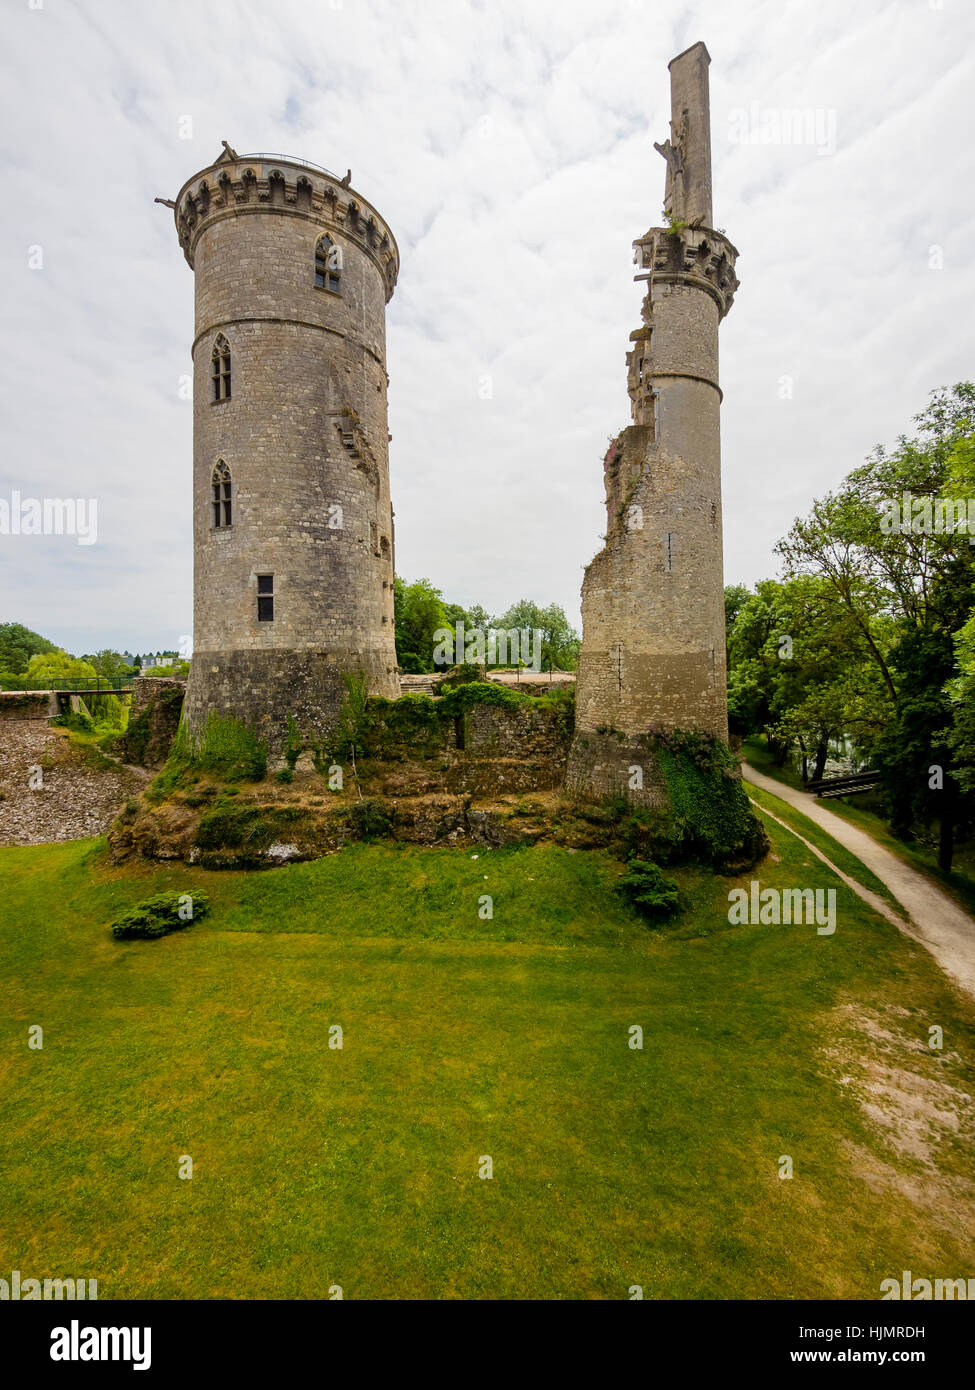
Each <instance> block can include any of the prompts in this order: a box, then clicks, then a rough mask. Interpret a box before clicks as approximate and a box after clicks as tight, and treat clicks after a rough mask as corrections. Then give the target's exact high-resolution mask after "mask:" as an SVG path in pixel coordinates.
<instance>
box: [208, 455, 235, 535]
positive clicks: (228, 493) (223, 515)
mask: <svg viewBox="0 0 975 1390" xmlns="http://www.w3.org/2000/svg"><path fill="white" fill-rule="evenodd" d="M210 484H211V487H212V490H213V502H212V506H213V524H214V526H219V527H224V526H230V525H231V523H232V521H233V505H234V504H233V496H232V494H233V483H232V480H231V477H230V469H229V468H228V467H227V465H226V464H225V463H224V461H223V459H218V460H217V464H216V467H215V468H214V470H213V473H212V475H211V477H210Z"/></svg>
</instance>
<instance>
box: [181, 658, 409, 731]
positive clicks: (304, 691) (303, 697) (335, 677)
mask: <svg viewBox="0 0 975 1390" xmlns="http://www.w3.org/2000/svg"><path fill="white" fill-rule="evenodd" d="M345 673H349V674H356V673H362V674H364V675H365V676H367V678H368V681H369V688H368V693H369V694H370V695H382V696H385V697H386V698H387V699H391V700H395V699H397V698H398V697H399V693H400V688H399V676H398V674H397V671H396V667H395V664H391V661H390V656H389V654H388V653H387V652H385V651H364V652H363V651H359V652H346V653H337V652H316V651H287V650H269V651H227V652H219V651H212V652H207V651H204V652H194V654H193V663H192V666H191V668H190V676H189V682H188V684H187V689H186V703H185V708H184V719H185V722H186V725H187V727H188V728H189V731H190V733H191V734H198V733H199V732H200V731H201V730H202V729H203V726H204V725H205V724H206V721H207V717H208V715H210V714H211V713H216V714H218V715H222V716H231V715H232V716H233V717H234V718H237V719H240V720H242V721H243V723H245V724H246V725H247V727H248V728H249V729H251V730H252V731H253V732H254V733H255V734H256V735H257V736H258V738H261V739H263V740H264V741H265V743H266V744H267V747H268V751H269V752H271V753H277V752H280V750H281V748H282V747H283V745H284V742H285V740H286V738H287V733H288V718H287V717H288V715H289V714H290V715H291V716H292V717H293V718H294V721H295V723H296V724H297V726H298V730H299V731H300V733H301V734H302V736H303V737H306V738H312V739H314V738H321V737H323V736H324V735H326V734H328V733H330V732H331V731H332V730H333V729H334V728H335V725H336V722H337V720H338V716H339V710H340V709H341V707H342V704H343V702H344V701H345V699H346V696H347V694H348V691H347V689H346V685H345V681H344V680H343V674H345Z"/></svg>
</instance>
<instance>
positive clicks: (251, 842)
mask: <svg viewBox="0 0 975 1390" xmlns="http://www.w3.org/2000/svg"><path fill="white" fill-rule="evenodd" d="M302 814H303V813H302V811H301V809H300V808H299V807H297V806H268V807H264V806H255V805H253V804H250V805H248V804H246V803H245V804H244V805H243V806H241V805H239V804H236V805H235V804H234V803H232V802H231V803H228V802H226V801H224V800H223V799H222V798H221V799H220V800H218V801H215V802H214V804H213V806H212V807H211V808H210V810H209V811H207V812H205V813H204V814H203V815H202V816H201V817H200V824H199V825H198V826H197V831H196V839H195V841H194V843H195V844H196V845H197V846H198V847H199V848H200V849H204V850H221V849H241V850H243V851H245V852H246V853H248V854H252V855H254V856H255V857H256V858H257V859H259V858H260V856H261V854H262V853H263V851H264V850H266V849H267V847H268V845H270V844H273V843H274V841H275V840H277V839H280V838H281V835H282V833H283V832H284V831H285V830H286V828H287V827H288V826H290V825H293V824H294V823H295V822H296V821H300V820H301V819H302Z"/></svg>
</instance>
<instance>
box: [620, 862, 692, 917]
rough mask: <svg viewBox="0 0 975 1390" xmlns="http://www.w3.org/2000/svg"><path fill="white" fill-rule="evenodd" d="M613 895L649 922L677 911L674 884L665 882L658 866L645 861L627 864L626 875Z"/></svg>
mask: <svg viewBox="0 0 975 1390" xmlns="http://www.w3.org/2000/svg"><path fill="white" fill-rule="evenodd" d="M616 891H617V892H618V893H619V894H621V895H622V897H624V898H625V899H626V900H627V902H628V903H629V904H630V906H631V907H632V908H633V909H634V910H635V911H636V912H638V913H639V914H640V916H641V917H646V918H647V919H648V920H650V921H663V920H665V919H666V918H668V917H672V916H673V915H674V913H675V912H676V911H677V910H678V908H679V907H680V890H679V889H678V887H677V884H676V883H675V882H674V881H673V879H670V878H667V877H666V876H665V874H664V873H663V871H662V870H661V869H660V867H659V866H658V865H657V864H652V863H650V861H649V860H646V859H631V860H630V861H629V863H628V864H627V866H626V873H625V874H624V875H623V877H622V878H621V879H620V881H619V883H618V884H617V885H616Z"/></svg>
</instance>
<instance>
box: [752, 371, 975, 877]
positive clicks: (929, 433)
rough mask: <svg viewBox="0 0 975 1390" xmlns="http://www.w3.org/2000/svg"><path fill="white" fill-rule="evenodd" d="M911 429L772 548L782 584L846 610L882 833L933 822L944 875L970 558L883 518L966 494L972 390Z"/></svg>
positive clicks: (959, 782)
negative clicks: (867, 685)
mask: <svg viewBox="0 0 975 1390" xmlns="http://www.w3.org/2000/svg"><path fill="white" fill-rule="evenodd" d="M915 424H916V426H917V431H916V433H915V434H914V436H912V437H911V438H908V437H906V436H901V438H900V439H899V440H898V442H897V445H896V447H895V448H894V449H893V450H891V451H890V452H887V451H885V450H883V449H881V448H878V449H876V450H875V451H874V453H873V455H872V456H871V458H870V459H869V460H868V462H867V463H866V464H865V465H864V466H863V467H861V468H858V469H855V470H854V471H853V472H852V473H851V474H850V475H849V477H848V478H847V479H846V481H845V483H844V484H843V486H842V487H841V488H840V489H839V491H838V492H836V493H833V494H830V495H829V496H828V497H826V498H823V499H820V500H818V501H816V502H815V503H814V505H813V508H812V511H811V513H810V515H809V516H808V517H807V518H805V519H800V520H797V521H796V522H795V524H794V525H793V527H792V530H791V531H790V533H789V535H788V537H786V539H785V540H784V541H783V542H782V543H781V545H780V546H779V550H780V553H781V554H782V555H783V557H784V559H785V561H786V566H787V570H788V572H789V573H790V574H791V575H799V574H808V575H813V576H815V577H817V578H819V579H820V580H822V581H823V582H824V583H825V584H827V585H828V586H829V587H830V588H831V589H832V591H833V594H834V595H835V597H836V599H837V601H838V602H839V603H840V604H841V605H842V607H843V608H844V609H845V611H846V613H847V615H848V617H849V620H850V622H851V624H852V626H853V629H854V630H855V631H856V633H857V634H858V640H859V643H860V647H861V650H862V654H863V658H864V660H866V661H868V662H869V663H870V664H871V666H872V668H873V670H874V671H875V673H876V675H877V677H878V679H879V681H880V682H881V685H882V689H883V691H884V692H885V698H886V700H887V704H888V709H889V714H888V718H887V720H886V721H885V722H886V727H885V728H884V729H883V730H882V731H878V733H877V734H876V736H875V738H874V739H873V744H872V754H873V758H874V759H875V760H876V763H877V765H878V767H879V768H880V771H881V772H882V774H883V778H884V786H885V790H886V797H887V804H888V813H889V815H890V818H891V824H892V828H893V829H894V830H895V831H896V832H897V833H898V834H900V835H907V834H908V833H910V830H911V826H912V825H913V824H914V823H915V822H916V821H920V822H921V823H922V824H923V825H925V826H931V825H932V823H933V822H934V821H935V820H937V821H938V823H939V863H940V864H941V867H942V868H945V869H947V868H950V865H951V860H952V855H953V846H954V840H955V835H956V832H957V830H958V829H959V828H960V827H963V826H965V825H966V824H968V822H969V820H970V819H971V815H972V801H971V791H970V789H969V779H968V778H967V776H966V772H965V769H966V767H967V765H968V764H967V761H966V760H967V759H968V758H969V756H970V750H971V745H970V742H969V735H968V734H967V732H966V730H967V729H968V726H969V724H970V722H971V719H970V716H969V714H968V701H967V699H966V689H967V687H966V686H965V684H964V678H963V677H962V678H961V683H959V681H960V677H959V666H958V660H959V656H958V653H959V647H958V643H957V640H953V639H957V637H958V634H959V633H960V632H961V631H963V630H964V628H965V626H966V623H967V621H968V618H969V614H970V612H971V607H972V601H973V580H975V550H973V548H972V547H970V546H969V545H968V536H967V534H966V535H959V534H958V533H957V532H955V533H952V532H950V531H947V532H943V533H940V534H939V533H938V532H936V531H932V530H931V529H930V528H929V527H928V528H925V527H924V526H918V525H909V526H908V528H907V529H898V530H895V529H892V528H890V527H889V526H885V525H884V517H885V513H886V514H887V515H889V508H890V505H891V503H892V502H897V503H898V504H899V503H900V502H901V500H902V499H903V497H904V494H905V493H909V494H911V496H912V497H913V498H914V499H916V501H917V502H918V503H919V504H920V503H923V502H925V501H926V502H927V503H928V504H930V506H931V515H932V517H933V503H934V501H935V499H937V498H941V497H946V496H950V495H951V491H952V489H954V488H957V487H959V486H964V485H965V483H966V480H972V482H971V484H970V485H975V480H973V479H972V474H973V472H975V469H973V466H972V460H973V458H975V386H973V385H972V383H970V382H962V383H959V384H958V385H957V386H955V387H953V388H952V389H951V390H950V391H948V390H941V391H937V392H934V393H933V395H932V400H931V403H930V404H929V405H928V407H927V408H926V409H925V410H924V411H922V412H921V413H920V414H919V415H918V416H917V417H915ZM967 495H968V496H971V495H973V494H972V492H971V491H969V492H968V494H967ZM902 521H904V522H905V523H910V522H913V521H914V517H913V515H910V516H907V517H902ZM961 650H962V651H963V650H964V644H962V648H961ZM956 758H957V759H958V765H957V767H956V766H954V760H955V759H956ZM932 768H938V769H940V773H934V772H929V771H928V769H932ZM929 793H930V795H929Z"/></svg>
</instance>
